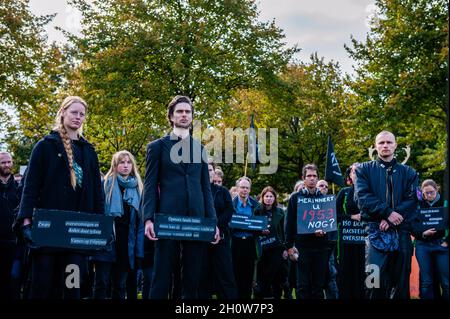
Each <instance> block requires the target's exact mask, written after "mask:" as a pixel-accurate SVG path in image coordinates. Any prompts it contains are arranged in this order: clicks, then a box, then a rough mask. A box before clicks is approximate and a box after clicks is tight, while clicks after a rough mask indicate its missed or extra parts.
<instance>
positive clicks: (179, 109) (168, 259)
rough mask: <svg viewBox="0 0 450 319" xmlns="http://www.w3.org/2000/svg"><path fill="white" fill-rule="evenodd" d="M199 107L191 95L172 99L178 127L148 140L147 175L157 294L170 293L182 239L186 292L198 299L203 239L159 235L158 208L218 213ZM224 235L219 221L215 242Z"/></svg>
mask: <svg viewBox="0 0 450 319" xmlns="http://www.w3.org/2000/svg"><path fill="white" fill-rule="evenodd" d="M193 112H194V107H193V105H192V102H191V100H190V99H189V98H188V97H187V96H181V95H178V96H175V97H174V98H173V99H172V101H171V102H170V103H169V105H168V110H167V117H168V120H169V122H170V124H171V126H172V132H171V133H170V134H169V135H166V136H165V137H162V138H160V139H158V140H155V141H153V142H151V143H149V144H148V146H147V164H146V168H147V169H146V174H145V181H144V195H143V200H144V209H143V220H144V222H145V235H146V236H147V237H148V238H149V239H150V240H156V242H155V259H154V261H155V262H154V274H153V282H152V288H151V292H150V298H151V299H167V297H168V294H169V288H170V283H171V277H172V273H173V270H174V267H175V262H176V260H177V258H176V254H177V252H178V247H180V245H181V249H182V253H181V263H182V291H181V294H182V296H181V297H182V298H183V299H197V298H198V288H199V282H200V270H201V258H199V256H202V255H203V251H204V248H205V245H204V243H203V242H199V241H190V240H186V241H184V240H177V239H158V238H157V237H156V233H155V229H154V223H155V215H156V214H164V215H169V216H190V217H200V218H204V217H207V218H211V219H216V212H215V209H214V203H213V199H212V195H211V186H210V180H209V173H208V161H207V156H206V151H205V149H204V148H203V146H202V145H201V144H200V143H199V142H198V141H196V140H194V139H193V137H192V136H191V135H190V131H189V128H190V127H191V123H192V117H193ZM219 240H220V234H219V229H218V228H217V227H216V231H215V235H214V242H213V243H214V244H217V243H218V242H219Z"/></svg>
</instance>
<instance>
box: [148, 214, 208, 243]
mask: <svg viewBox="0 0 450 319" xmlns="http://www.w3.org/2000/svg"><path fill="white" fill-rule="evenodd" d="M154 227H155V233H156V237H157V238H163V239H175V240H197V241H207V242H213V241H214V234H215V233H216V220H215V219H214V218H202V217H190V216H178V215H164V214H156V215H155V224H154Z"/></svg>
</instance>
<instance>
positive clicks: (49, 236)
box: [31, 209, 113, 250]
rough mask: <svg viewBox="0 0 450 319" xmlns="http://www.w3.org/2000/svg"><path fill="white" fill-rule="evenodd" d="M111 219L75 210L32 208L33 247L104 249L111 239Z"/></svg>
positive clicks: (110, 217)
mask: <svg viewBox="0 0 450 319" xmlns="http://www.w3.org/2000/svg"><path fill="white" fill-rule="evenodd" d="M112 232H113V217H112V216H105V215H102V214H88V213H82V212H74V211H63V210H53V209H52V210H50V209H35V210H34V214H33V226H32V229H31V237H32V239H33V246H36V247H39V248H41V247H57V248H68V249H77V250H79V249H81V250H104V249H107V248H108V244H109V243H110V242H111V240H112V237H111V236H112Z"/></svg>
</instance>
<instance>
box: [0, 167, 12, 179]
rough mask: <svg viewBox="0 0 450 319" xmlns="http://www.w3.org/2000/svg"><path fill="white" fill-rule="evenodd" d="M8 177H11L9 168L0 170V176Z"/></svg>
mask: <svg viewBox="0 0 450 319" xmlns="http://www.w3.org/2000/svg"><path fill="white" fill-rule="evenodd" d="M9 175H11V169H10V168H0V176H2V177H8V176H9Z"/></svg>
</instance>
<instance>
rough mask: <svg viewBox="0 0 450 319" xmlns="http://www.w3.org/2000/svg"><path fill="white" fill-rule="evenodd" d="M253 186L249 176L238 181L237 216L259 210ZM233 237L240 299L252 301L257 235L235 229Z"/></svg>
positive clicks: (251, 213) (247, 214)
mask: <svg viewBox="0 0 450 319" xmlns="http://www.w3.org/2000/svg"><path fill="white" fill-rule="evenodd" d="M251 185H252V184H251V180H250V178H248V177H247V176H242V177H240V178H239V179H238V180H237V181H236V187H237V192H238V195H237V196H236V197H235V198H234V199H233V207H234V210H235V212H236V214H237V215H245V216H249V217H251V216H254V215H255V212H256V210H257V209H258V208H259V205H260V204H259V202H258V201H257V200H256V199H254V198H253V197H251V196H250V190H251ZM232 236H233V237H232V239H231V251H232V254H233V269H234V275H235V278H236V284H237V287H238V298H239V299H250V298H251V296H252V286H253V277H254V274H255V261H256V260H257V258H258V251H257V242H256V233H255V232H254V231H250V230H244V229H233V231H232Z"/></svg>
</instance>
